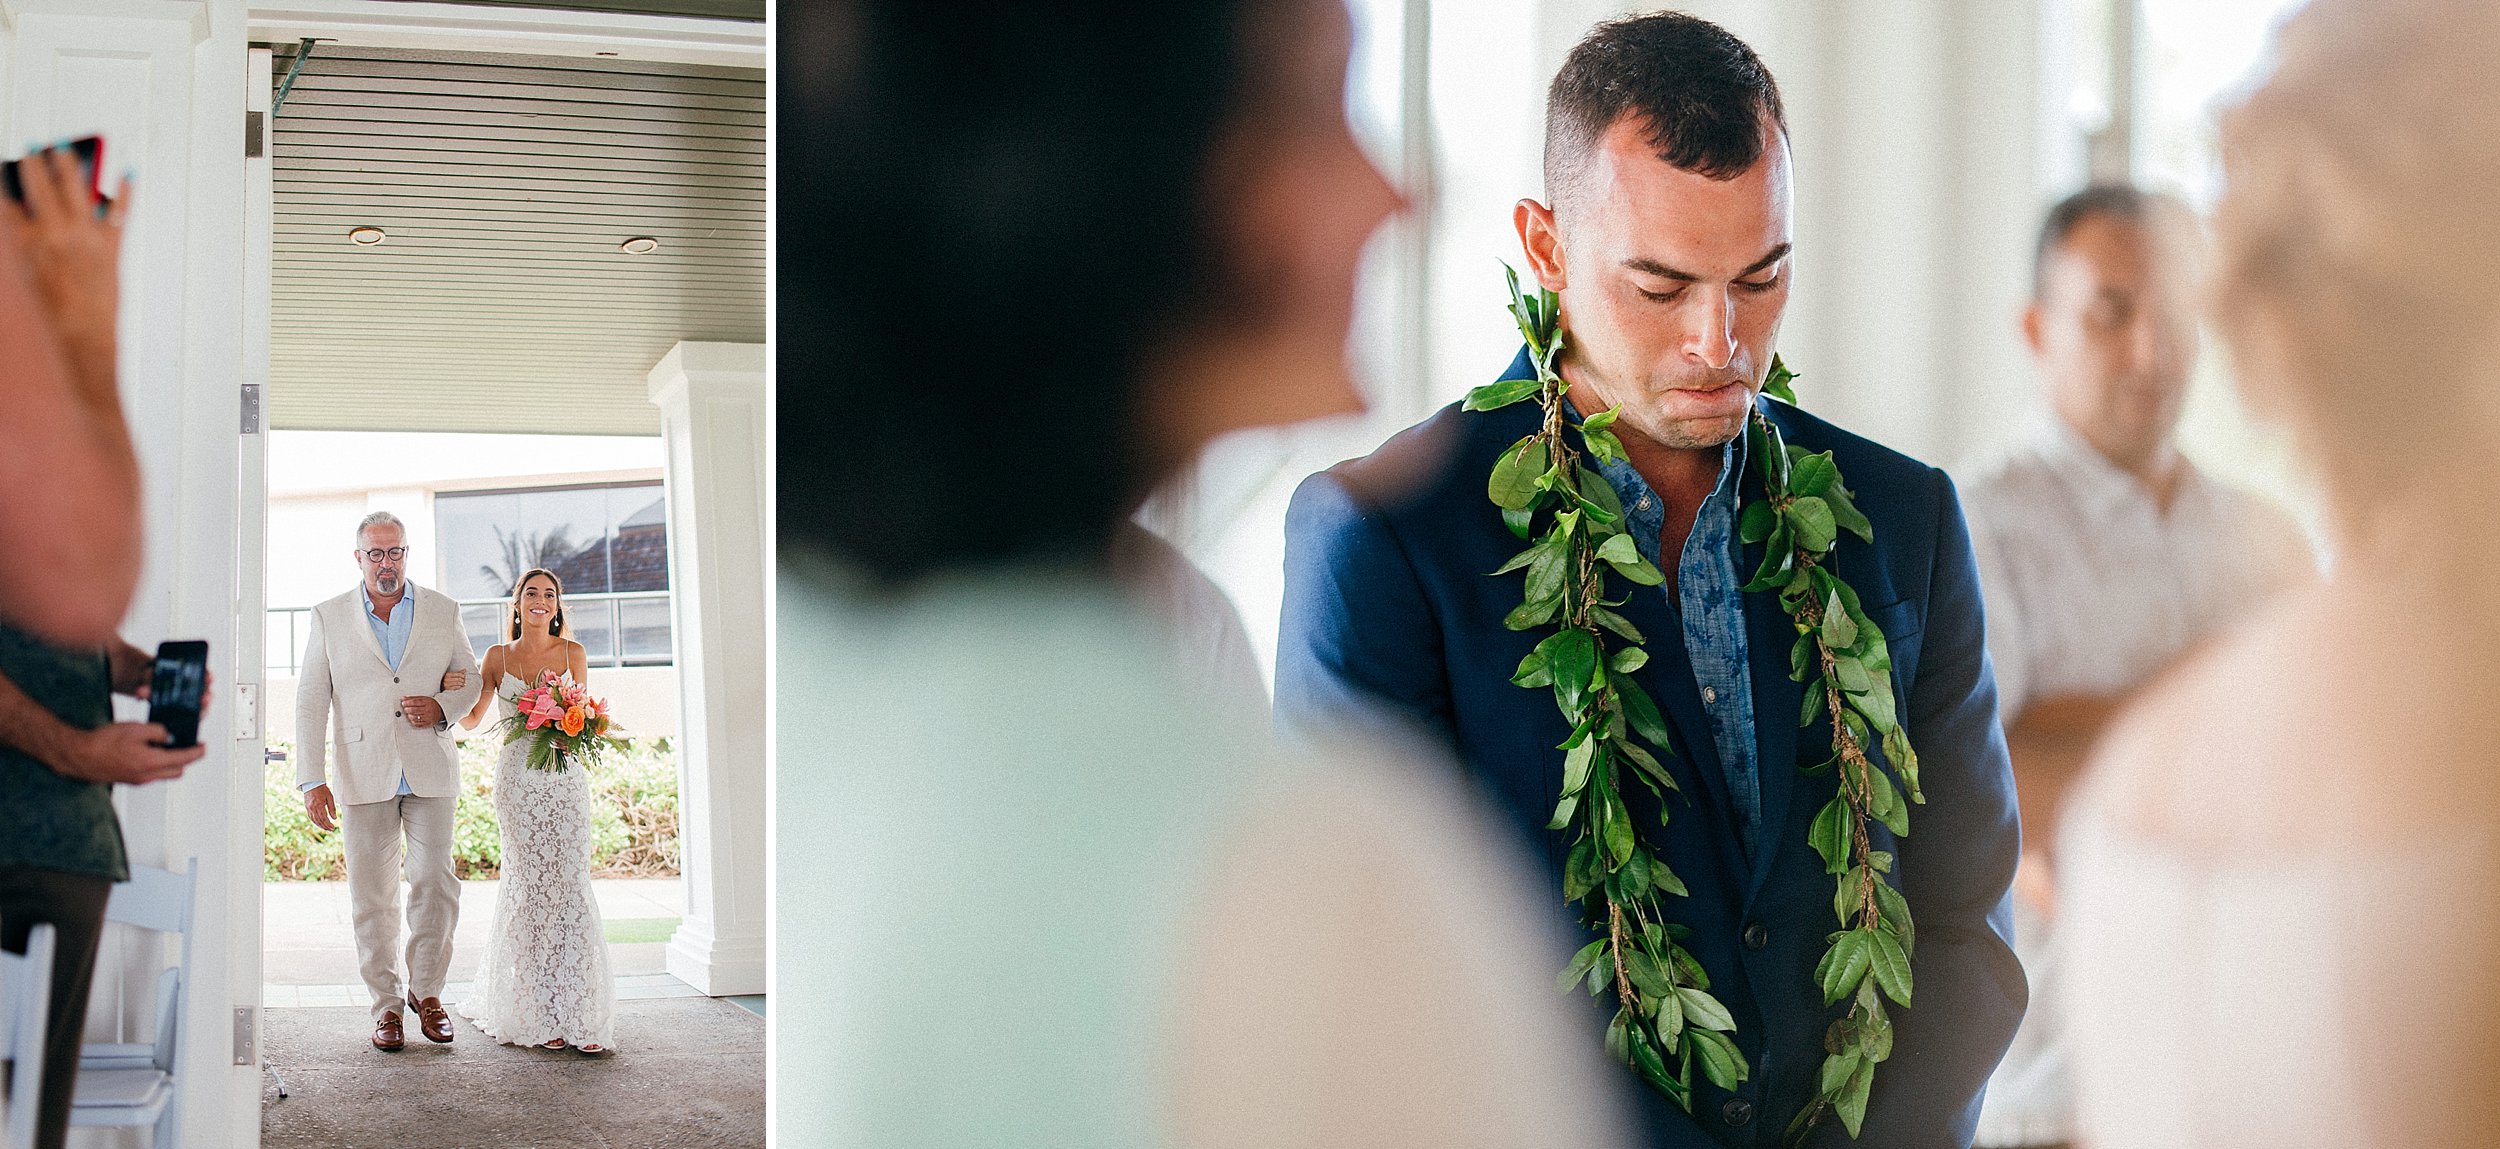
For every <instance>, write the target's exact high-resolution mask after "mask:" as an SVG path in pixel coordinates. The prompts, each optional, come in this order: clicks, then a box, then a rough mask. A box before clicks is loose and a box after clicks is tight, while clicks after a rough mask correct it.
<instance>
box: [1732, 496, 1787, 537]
mask: <svg viewBox="0 0 2500 1149" xmlns="http://www.w3.org/2000/svg"><path fill="white" fill-rule="evenodd" d="M1778 522H1779V512H1777V511H1774V510H1772V509H1771V504H1769V503H1766V502H1764V501H1762V500H1760V499H1755V500H1754V501H1752V502H1750V503H1747V504H1745V509H1744V511H1742V512H1741V513H1739V514H1738V515H1737V516H1736V538H1737V540H1738V541H1739V542H1742V543H1744V544H1745V545H1747V546H1752V545H1753V544H1755V543H1758V542H1761V541H1762V540H1764V539H1767V538H1770V537H1771V528H1772V526H1774V525H1775V524H1777V523H1778Z"/></svg>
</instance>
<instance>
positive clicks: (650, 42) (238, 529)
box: [202, 0, 768, 1146]
mask: <svg viewBox="0 0 2500 1149" xmlns="http://www.w3.org/2000/svg"><path fill="white" fill-rule="evenodd" d="M247 25H248V29H249V31H248V35H247V38H248V39H249V40H250V41H251V42H253V43H274V44H284V43H291V42H295V41H299V40H302V39H305V38H308V37H309V38H313V39H318V40H325V41H333V42H337V43H340V44H346V45H354V46H358V47H381V48H411V49H428V50H435V51H465V52H493V53H508V54H514V55H534V56H570V57H584V58H600V59H619V60H646V61H654V62H661V63H673V64H709V65H716V66H727V67H743V68H756V69H761V68H763V67H764V66H765V61H766V59H767V58H768V57H767V52H766V40H765V30H764V27H763V26H762V25H760V24H750V23H744V22H740V21H731V20H702V19H691V18H684V17H673V16H637V15H619V14H606V13H598V12H569V11H568V12H559V11H551V10H528V9H508V8H487V7H477V6H466V5H455V4H407V3H396V2H384V0H292V2H289V3H280V4H252V5H249V7H248V18H247ZM319 64H320V55H319V51H318V50H317V49H316V51H315V54H314V57H313V62H312V66H314V67H318V66H319ZM272 67H273V61H272V60H271V57H270V53H269V52H268V51H267V50H265V49H253V50H252V51H251V60H250V63H249V65H248V67H247V77H248V82H247V85H246V91H245V93H244V110H245V111H247V112H250V111H258V112H261V113H262V116H261V120H262V129H261V130H262V147H261V153H262V154H261V155H260V156H257V157H252V158H248V159H247V160H246V161H245V163H246V168H245V177H244V212H243V217H242V218H243V226H244V236H243V251H244V259H243V272H244V280H245V282H244V284H243V288H244V290H243V309H244V333H243V340H242V343H243V371H242V375H243V380H244V382H245V383H246V384H249V385H265V384H267V382H268V379H269V354H270V353H269V343H270V300H271V295H272V291H273V286H274V275H273V269H272V263H273V249H274V247H275V235H274V232H273V224H272V214H273V191H272V183H273V165H272V162H271V159H270V156H269V151H270V140H271V139H272V137H273V135H274V132H275V129H276V124H275V122H274V121H272V120H271V119H270V118H269V116H268V115H267V111H268V108H269V96H270V78H271V69H272ZM260 430H261V432H262V434H253V435H246V436H245V437H244V438H243V440H242V446H241V449H240V458H239V463H240V467H239V475H238V479H239V484H238V490H237V515H236V526H235V547H236V556H235V557H236V570H237V579H236V586H235V596H234V597H235V612H236V620H235V627H234V636H235V637H234V655H235V663H234V671H235V677H236V679H237V682H236V683H235V687H236V689H234V690H233V691H232V692H222V691H221V693H223V694H224V696H225V698H226V699H228V700H229V701H228V705H230V706H239V699H240V697H241V696H242V695H243V694H244V693H247V692H248V693H249V694H251V695H254V696H255V702H257V701H258V697H257V696H260V695H261V693H262V689H261V688H262V686H263V683H262V682H261V678H262V675H263V674H264V667H265V666H266V658H265V652H264V651H263V650H262V649H261V647H262V645H263V638H264V633H265V628H264V626H263V620H264V619H266V618H267V616H268V585H267V578H266V572H265V570H264V569H263V568H264V565H265V555H264V549H265V546H266V543H265V539H266V537H267V531H266V525H267V521H268V518H267V516H268V502H269V498H268V483H267V475H266V450H265V443H266V437H265V433H266V430H267V428H266V425H265V417H264V424H263V426H262V427H261V428H260ZM235 718H236V724H235V726H234V737H235V739H236V741H235V743H234V746H233V752H234V754H235V756H236V766H237V768H236V769H235V770H234V771H233V785H234V787H235V791H236V792H235V794H234V795H233V799H234V808H235V809H237V810H241V809H243V808H245V807H246V806H247V805H248V807H249V809H250V811H251V815H250V816H249V817H238V818H236V819H235V820H234V821H233V822H232V823H231V825H233V827H234V836H233V840H232V842H231V844H230V848H231V849H232V850H234V851H236V857H235V859H233V860H235V861H236V862H237V864H235V865H229V866H226V867H223V869H224V870H225V871H226V872H240V871H241V870H242V869H243V868H244V867H243V866H242V865H241V864H240V859H242V858H250V859H252V861H251V864H250V866H249V868H250V870H251V871H252V872H253V873H254V874H255V875H257V874H258V872H259V870H260V862H259V861H258V859H259V858H260V856H261V853H262V851H263V850H264V849H265V848H266V846H265V840H264V835H265V831H266V827H265V826H264V825H263V824H262V819H261V817H260V816H259V811H260V806H261V787H262V781H261V773H262V772H261V769H260V763H261V756H262V753H263V750H264V748H265V746H266V736H267V731H268V729H269V728H270V726H271V725H272V724H273V723H276V724H281V725H280V727H279V728H280V729H284V728H285V726H284V725H283V724H285V723H290V722H291V721H292V716H291V715H271V714H267V713H260V714H258V715H257V718H258V722H257V723H252V722H250V721H248V720H247V718H246V716H245V715H243V714H240V713H237V714H236V715H235ZM202 872H203V873H215V872H218V869H217V868H215V867H210V866H205V865H204V866H203V867H202ZM233 905H234V908H235V910H236V911H237V913H236V914H235V916H234V920H233V921H232V926H231V929H232V933H231V934H230V935H229V936H230V937H231V939H232V944H231V945H229V946H228V947H227V953H226V955H225V960H226V961H227V962H228V963H229V967H230V970H231V974H232V983H240V984H237V987H236V988H237V993H238V996H241V997H243V998H244V999H245V1000H250V1001H254V1002H257V1001H258V997H259V987H260V985H261V982H262V976H263V975H262V969H261V930H262V920H261V919H262V915H261V900H260V898H259V897H257V896H254V897H249V898H236V899H233ZM246 918H248V920H245V919H246ZM255 1015H257V1010H256V1011H255ZM253 1028H254V1029H255V1030H257V1029H259V1028H260V1027H259V1026H257V1025H255V1026H254V1027H253ZM222 1036H223V1035H222V1034H210V1035H209V1037H210V1038H212V1039H214V1038H218V1037H222ZM221 1051H222V1050H221ZM231 1080H232V1082H233V1084H232V1096H231V1097H230V1098H229V1099H228V1104H229V1105H230V1106H232V1107H234V1108H233V1109H230V1110H229V1112H235V1111H238V1110H239V1111H240V1112H241V1113H249V1114H253V1115H254V1116H253V1117H252V1118H251V1119H250V1120H249V1121H248V1122H245V1121H233V1122H229V1123H226V1124H225V1130H224V1131H225V1132H226V1133H227V1134H228V1136H229V1138H239V1137H242V1136H245V1135H246V1133H247V1131H248V1137H249V1140H231V1141H230V1142H229V1143H231V1144H235V1145H238V1146H257V1145H258V1144H259V1138H260V1131H259V1121H258V1118H257V1114H258V1112H259V1090H260V1082H259V1078H258V1076H257V1075H254V1076H252V1077H250V1078H243V1077H240V1076H237V1077H235V1078H233V1079H231Z"/></svg>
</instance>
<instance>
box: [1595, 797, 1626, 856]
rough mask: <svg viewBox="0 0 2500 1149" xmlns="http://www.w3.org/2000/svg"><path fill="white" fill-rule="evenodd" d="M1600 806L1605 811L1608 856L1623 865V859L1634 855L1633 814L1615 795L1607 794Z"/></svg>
mask: <svg viewBox="0 0 2500 1149" xmlns="http://www.w3.org/2000/svg"><path fill="white" fill-rule="evenodd" d="M1599 808H1600V809H1601V810H1603V811H1604V812H1605V822H1606V832H1605V847H1606V858H1607V860H1608V861H1609V862H1611V863H1613V864H1615V865H1621V864H1622V863H1623V859H1625V858H1628V857H1631V856H1632V845H1633V840H1632V815H1631V814H1630V813H1629V812H1627V811H1626V810H1624V808H1623V803H1622V802H1621V801H1619V800H1617V799H1616V798H1615V797H1614V796H1613V795H1605V796H1604V803H1603V805H1602V806H1600V807H1599Z"/></svg>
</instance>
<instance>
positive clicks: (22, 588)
mask: <svg viewBox="0 0 2500 1149" xmlns="http://www.w3.org/2000/svg"><path fill="white" fill-rule="evenodd" d="M19 175H20V185H21V187H22V188H23V191H24V199H23V201H22V202H21V203H5V202H0V346H5V347H7V348H8V355H7V357H6V359H5V360H0V619H5V620H7V622H8V623H10V624H12V625H15V626H18V627H21V628H23V629H24V630H25V631H27V632H28V633H30V634H33V635H36V636H38V637H40V638H42V639H45V640H47V641H50V642H54V643H59V644H61V645H64V646H76V647H97V646H102V645H105V644H106V643H108V642H113V641H118V636H117V635H116V634H115V630H116V628H118V627H119V626H121V622H122V615H123V613H124V612H126V611H127V610H128V609H129V607H130V596H131V594H132V593H133V592H134V591H136V589H137V588H138V585H139V556H140V539H139V464H138V459H137V457H136V456H134V455H133V454H132V453H131V447H130V430H129V427H128V426H127V425H126V424H125V423H124V421H123V418H122V404H121V390H120V382H119V376H118V373H117V371H116V368H115V364H116V362H117V361H118V359H117V355H116V346H117V345H116V342H115V339H116V332H115V318H114V317H115V315H116V314H117V312H118V310H119V308H120V290H121V289H120V272H119V261H120V256H121V236H122V224H123V221H124V220H126V219H127V218H128V216H129V212H130V186H129V183H128V182H127V181H124V183H123V184H122V186H121V188H120V189H119V191H118V193H117V194H116V195H115V196H114V198H113V199H112V201H111V203H110V204H109V205H108V206H105V207H103V208H102V209H101V210H99V209H98V207H97V205H96V204H95V202H94V199H93V193H92V191H91V188H92V184H91V183H90V181H89V179H88V177H87V176H86V175H85V174H84V173H83V172H82V170H81V168H80V166H79V164H78V161H77V160H76V159H75V158H73V157H72V155H71V154H70V153H69V152H68V151H67V150H66V149H61V148H52V149H47V150H45V151H40V152H36V153H35V154H33V155H30V156H28V157H26V159H25V160H24V161H23V162H22V163H21V164H20V165H19Z"/></svg>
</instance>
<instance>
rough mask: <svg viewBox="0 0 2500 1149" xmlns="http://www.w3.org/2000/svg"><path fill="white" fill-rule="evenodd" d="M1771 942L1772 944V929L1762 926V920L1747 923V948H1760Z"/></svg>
mask: <svg viewBox="0 0 2500 1149" xmlns="http://www.w3.org/2000/svg"><path fill="white" fill-rule="evenodd" d="M1769 944H1771V931H1769V930H1767V929H1764V928H1762V923H1761V922H1747V923H1745V948H1746V949H1749V950H1760V949H1761V948H1762V947H1764V946H1767V945H1769Z"/></svg>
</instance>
